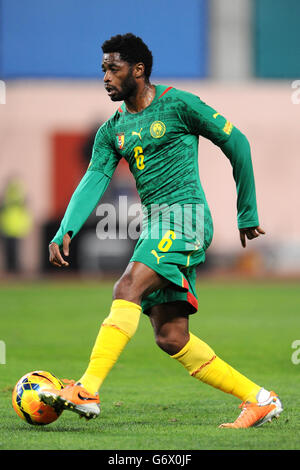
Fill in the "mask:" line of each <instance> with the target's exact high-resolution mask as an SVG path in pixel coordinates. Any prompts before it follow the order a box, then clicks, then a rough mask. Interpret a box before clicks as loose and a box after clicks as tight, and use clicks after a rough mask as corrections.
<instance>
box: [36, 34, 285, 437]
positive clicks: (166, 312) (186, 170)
mask: <svg viewBox="0 0 300 470" xmlns="http://www.w3.org/2000/svg"><path fill="white" fill-rule="evenodd" d="M102 50H103V60H102V68H103V72H104V86H105V89H106V91H107V93H108V96H109V97H110V99H111V100H112V101H123V103H122V104H121V106H120V107H119V108H118V110H117V111H116V112H115V113H114V115H113V116H112V117H111V118H110V119H108V121H106V122H105V123H104V124H103V125H102V126H101V127H100V129H99V130H98V132H97V134H96V137H95V142H94V148H93V152H92V158H91V162H90V165H89V167H88V170H87V172H86V173H85V175H84V176H83V178H82V180H81V182H80V183H79V185H78V187H77V189H76V190H75V192H74V194H73V196H72V198H71V200H70V203H69V205H68V207H67V210H66V213H65V215H64V218H63V220H62V222H61V225H60V228H59V230H58V232H57V234H56V235H55V237H54V238H53V240H52V241H51V243H50V245H49V251H50V262H51V263H52V264H54V265H55V266H58V267H67V266H68V262H67V261H66V260H65V257H67V256H68V255H69V245H70V242H71V239H72V238H73V237H74V236H75V235H76V234H77V233H78V231H79V230H80V228H81V227H82V225H83V224H84V222H85V220H86V219H87V217H88V216H89V215H90V213H91V212H92V211H93V210H94V208H95V207H96V205H97V204H98V202H99V200H100V198H101V196H102V195H103V193H104V192H105V190H106V188H107V186H108V184H109V182H110V179H111V177H112V175H113V173H114V170H115V168H116V166H117V164H118V162H119V160H120V159H121V158H125V159H126V160H127V162H128V164H129V168H130V170H131V172H132V174H133V176H134V178H135V181H136V187H137V190H138V193H139V196H140V198H141V202H142V205H143V208H144V220H143V230H142V233H141V236H140V238H139V240H138V242H137V244H136V247H135V250H134V253H133V256H132V258H131V260H130V262H129V264H128V267H127V269H126V270H125V272H124V274H123V275H122V276H121V278H120V279H119V280H118V282H117V283H116V284H115V286H114V291H113V302H112V305H111V310H110V313H109V314H108V316H107V318H105V320H104V321H103V323H102V325H101V328H100V331H99V334H98V336H97V338H96V342H95V345H94V347H93V350H92V353H91V357H90V362H89V365H88V367H87V369H86V371H85V372H84V374H83V375H82V377H81V378H80V379H79V380H78V381H76V382H75V381H71V382H70V383H69V385H67V386H66V387H65V388H64V389H62V391H55V390H50V389H49V390H48V391H46V392H42V393H41V395H40V397H41V399H42V400H43V401H44V402H45V403H48V404H50V405H55V406H60V407H62V408H63V409H69V410H71V411H74V412H76V413H78V414H79V415H81V416H85V417H86V418H87V419H90V418H94V417H97V416H98V415H99V412H100V405H99V395H98V391H99V389H100V387H101V385H102V383H103V381H104V379H105V378H106V376H107V374H108V373H109V371H110V370H111V369H112V367H113V365H114V364H115V362H116V361H117V359H118V357H119V356H120V354H121V352H122V350H123V349H124V347H125V346H126V344H127V343H128V342H129V340H130V338H132V336H133V335H134V333H135V332H136V330H137V327H138V323H139V318H140V314H141V312H143V313H144V314H146V315H148V317H149V319H150V322H151V324H152V327H153V329H154V334H155V339H156V343H157V345H158V346H159V347H160V348H161V349H162V350H163V351H165V352H166V353H167V354H168V355H169V356H170V357H171V358H173V359H175V360H176V361H178V362H179V363H180V364H182V366H183V367H185V369H186V370H187V371H188V372H189V374H190V375H191V376H192V377H195V378H196V379H198V380H200V381H202V382H205V383H206V384H209V385H211V386H212V387H215V388H218V389H220V390H221V391H223V392H226V393H231V394H233V395H234V396H235V397H237V398H239V399H240V400H241V401H242V404H241V408H242V412H241V413H240V415H239V416H238V418H237V419H236V421H235V422H233V423H225V424H222V425H221V427H226V428H247V427H250V426H258V425H261V424H263V423H265V422H266V421H270V420H271V419H272V418H273V417H278V416H279V414H280V413H281V412H282V405H281V402H280V400H279V398H278V396H277V395H276V394H275V393H274V392H273V391H268V390H266V389H264V388H263V387H262V386H261V385H258V384H256V383H255V382H253V381H252V380H250V379H248V378H247V377H245V376H244V375H242V374H241V373H239V372H238V371H236V370H235V369H234V368H232V367H231V366H230V365H229V364H227V363H226V362H224V361H223V360H222V359H221V358H220V357H218V356H217V355H216V354H215V352H214V351H213V349H212V348H211V347H210V346H209V345H207V344H206V343H205V342H203V341H202V340H201V339H200V338H198V337H197V336H196V335H194V334H193V333H191V332H190V331H189V315H190V314H193V313H195V312H196V311H197V309H198V303H197V297H196V292H195V281H196V266H197V265H199V264H200V263H203V262H204V260H205V251H206V249H207V248H208V246H209V245H210V243H211V240H212V234H213V226H212V220H211V215H210V211H209V208H208V205H207V202H206V198H205V195H204V192H203V189H202V186H201V183H200V180H199V171H198V140H199V136H202V137H205V138H207V139H209V140H211V141H212V142H213V143H214V144H215V145H217V146H218V147H220V149H221V150H222V152H223V153H224V154H225V155H226V157H227V158H228V159H229V161H230V163H231V165H232V168H233V176H234V179H235V183H236V188H237V219H238V229H239V233H240V241H241V244H242V246H243V247H246V239H248V240H251V239H254V238H257V237H258V236H260V235H262V234H264V233H265V232H264V231H263V229H262V228H261V227H260V226H259V221H258V215H257V207H256V195H255V183H254V176H253V169H252V162H251V153H250V146H249V143H248V140H247V138H246V137H245V136H244V135H243V134H242V133H241V132H240V131H239V130H238V129H237V128H236V127H234V126H233V125H232V124H231V122H229V121H228V120H226V118H224V117H223V116H222V115H221V114H219V113H218V112H216V111H215V110H214V109H212V108H211V107H210V106H208V105H207V104H205V103H204V102H203V101H201V100H200V99H199V98H198V97H197V96H195V95H193V94H190V93H187V92H184V91H180V90H178V89H175V88H173V87H170V86H169V87H167V86H163V85H153V84H151V83H150V74H151V68H152V53H151V51H150V50H149V49H148V47H147V46H146V45H145V44H144V42H143V41H142V40H141V39H140V38H138V37H136V36H134V35H133V34H131V33H129V34H125V35H117V36H114V37H112V38H111V39H109V40H107V41H105V42H104V44H103V45H102ZM60 248H62V252H63V253H62V254H61V252H60Z"/></svg>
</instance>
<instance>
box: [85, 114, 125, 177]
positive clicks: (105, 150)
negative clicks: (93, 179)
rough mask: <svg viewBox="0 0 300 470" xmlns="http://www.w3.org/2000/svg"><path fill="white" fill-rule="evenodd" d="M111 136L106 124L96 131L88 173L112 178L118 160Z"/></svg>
mask: <svg viewBox="0 0 300 470" xmlns="http://www.w3.org/2000/svg"><path fill="white" fill-rule="evenodd" d="M112 136H113V133H112V131H111V130H110V128H109V123H108V122H106V123H104V124H103V126H101V127H100V128H99V129H98V131H97V134H96V137H95V142H94V146H93V151H92V158H91V161H90V164H89V167H88V171H100V172H101V173H103V174H104V175H106V176H108V177H109V178H111V177H112V175H113V173H114V171H115V169H116V167H117V165H118V163H119V160H120V156H119V155H118V153H117V152H116V149H115V147H114V146H113V140H112Z"/></svg>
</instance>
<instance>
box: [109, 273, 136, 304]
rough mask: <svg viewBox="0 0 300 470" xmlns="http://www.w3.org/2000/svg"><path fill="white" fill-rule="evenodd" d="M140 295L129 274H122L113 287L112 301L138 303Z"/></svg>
mask: <svg viewBox="0 0 300 470" xmlns="http://www.w3.org/2000/svg"><path fill="white" fill-rule="evenodd" d="M141 295H142V293H141V292H139V289H138V287H137V285H136V283H135V281H134V278H133V276H132V275H131V273H128V274H124V275H123V276H122V277H121V278H120V279H119V280H118V281H117V282H116V284H115V285H114V290H113V299H114V300H116V299H123V300H127V301H128V302H135V303H138V302H139V301H140V299H141Z"/></svg>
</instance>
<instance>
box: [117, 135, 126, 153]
mask: <svg viewBox="0 0 300 470" xmlns="http://www.w3.org/2000/svg"><path fill="white" fill-rule="evenodd" d="M116 138H117V144H118V149H119V150H123V148H124V143H125V134H124V132H120V133H119V134H116Z"/></svg>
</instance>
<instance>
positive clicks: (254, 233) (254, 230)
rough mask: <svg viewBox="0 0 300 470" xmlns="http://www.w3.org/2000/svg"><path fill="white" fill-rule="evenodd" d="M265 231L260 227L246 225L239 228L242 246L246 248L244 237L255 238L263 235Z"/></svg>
mask: <svg viewBox="0 0 300 470" xmlns="http://www.w3.org/2000/svg"><path fill="white" fill-rule="evenodd" d="M265 233H266V232H265V231H264V230H263V229H262V228H261V227H259V226H258V227H248V228H240V240H241V244H242V247H243V248H246V238H248V240H252V239H253V238H257V237H259V236H260V235H265Z"/></svg>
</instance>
